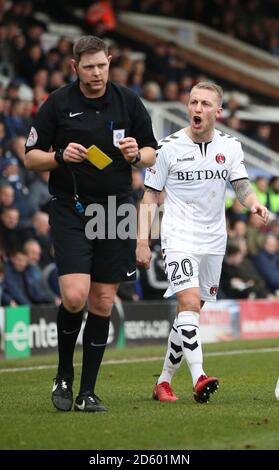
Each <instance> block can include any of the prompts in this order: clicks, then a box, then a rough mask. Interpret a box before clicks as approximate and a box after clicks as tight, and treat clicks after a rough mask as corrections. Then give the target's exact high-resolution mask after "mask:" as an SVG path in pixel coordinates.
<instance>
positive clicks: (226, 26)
mask: <svg viewBox="0 0 279 470" xmlns="http://www.w3.org/2000/svg"><path fill="white" fill-rule="evenodd" d="M113 3H114V4H115V8H116V9H119V10H122V11H127V10H131V11H136V12H139V13H144V14H148V15H159V16H166V17H176V18H179V19H187V20H192V21H196V22H198V23H202V24H205V25H207V26H209V27H211V28H214V29H216V30H218V31H220V32H223V33H225V34H226V35H229V36H231V37H234V38H237V39H240V40H241V41H244V42H247V43H249V44H251V45H253V46H256V47H260V48H262V49H265V50H266V51H268V52H270V53H271V54H274V55H276V56H279V5H278V1H277V0H265V1H262V0H195V1H192V0H175V1H173V0H142V1H141V2H138V1H136V0H115V2H113Z"/></svg>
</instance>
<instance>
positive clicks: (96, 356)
mask: <svg viewBox="0 0 279 470" xmlns="http://www.w3.org/2000/svg"><path fill="white" fill-rule="evenodd" d="M109 321H110V317H100V316H99V315H95V314H94V313H92V312H88V316H87V320H86V324H85V328H84V332H83V361H82V373H81V382H80V392H79V394H80V395H82V394H90V393H92V392H94V389H95V384H96V380H97V375H98V372H99V368H100V365H101V362H102V359H103V355H104V352H105V349H106V345H107V339H108V332H109Z"/></svg>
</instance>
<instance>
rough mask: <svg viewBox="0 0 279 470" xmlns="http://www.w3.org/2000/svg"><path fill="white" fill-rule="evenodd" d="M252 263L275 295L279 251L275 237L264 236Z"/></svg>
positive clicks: (278, 276)
mask: <svg viewBox="0 0 279 470" xmlns="http://www.w3.org/2000/svg"><path fill="white" fill-rule="evenodd" d="M253 261H254V264H255V266H256V268H257V270H258V272H259V273H260V275H261V276H262V277H263V279H264V280H265V281H266V284H267V286H268V287H269V288H270V290H271V291H272V292H274V293H276V291H278V290H279V250H278V238H277V237H276V236H275V235H273V234H272V233H269V234H267V235H266V237H265V239H264V242H263V245H262V248H261V249H260V250H259V252H258V254H257V255H256V256H255V257H254V260H253Z"/></svg>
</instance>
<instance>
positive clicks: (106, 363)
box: [0, 347, 279, 374]
mask: <svg viewBox="0 0 279 470" xmlns="http://www.w3.org/2000/svg"><path fill="white" fill-rule="evenodd" d="M278 351H279V347H277V348H260V349H238V350H236V351H218V352H208V353H205V354H204V357H215V356H236V355H239V354H254V353H269V352H278ZM163 359H164V358H163V356H154V357H142V358H136V359H110V360H107V361H103V362H102V365H104V366H109V365H114V364H138V363H140V362H153V361H162V360H163ZM79 366H81V364H80V363H78V364H75V367H79ZM56 368H57V365H45V366H30V367H10V368H6V369H0V374H2V373H5V372H7V373H8V372H26V371H32V370H46V369H56Z"/></svg>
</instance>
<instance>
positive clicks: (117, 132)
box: [113, 129, 125, 147]
mask: <svg viewBox="0 0 279 470" xmlns="http://www.w3.org/2000/svg"><path fill="white" fill-rule="evenodd" d="M124 137H125V129H114V130H113V145H114V146H115V147H119V140H120V139H124Z"/></svg>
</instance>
